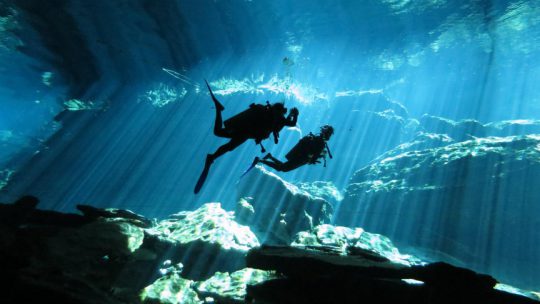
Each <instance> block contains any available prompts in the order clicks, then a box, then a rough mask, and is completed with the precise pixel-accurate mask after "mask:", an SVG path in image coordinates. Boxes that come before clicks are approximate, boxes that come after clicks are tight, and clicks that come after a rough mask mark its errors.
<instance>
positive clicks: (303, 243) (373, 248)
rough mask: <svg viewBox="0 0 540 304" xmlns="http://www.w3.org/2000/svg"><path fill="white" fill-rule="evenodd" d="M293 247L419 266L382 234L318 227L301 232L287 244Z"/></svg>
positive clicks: (336, 227)
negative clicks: (321, 249) (327, 249)
mask: <svg viewBox="0 0 540 304" xmlns="http://www.w3.org/2000/svg"><path fill="white" fill-rule="evenodd" d="M291 245H292V246H295V247H310V248H313V247H314V248H318V247H331V248H334V249H335V250H336V252H339V253H340V254H341V255H347V254H348V255H359V254H363V255H364V256H371V257H373V258H375V256H378V258H377V259H378V260H381V261H382V260H387V261H391V262H393V263H396V264H403V265H406V266H411V265H421V264H422V262H421V261H420V260H419V259H417V258H415V257H413V256H410V255H405V254H401V253H399V250H398V249H397V248H396V247H395V246H394V244H393V243H392V241H391V240H390V239H389V238H387V237H385V236H384V235H380V234H375V233H369V232H366V231H364V229H362V228H354V229H353V228H348V227H339V226H332V225H319V226H317V227H315V228H314V229H313V230H312V231H302V232H299V233H298V234H297V235H296V238H295V240H294V242H293V243H292V244H291Z"/></svg>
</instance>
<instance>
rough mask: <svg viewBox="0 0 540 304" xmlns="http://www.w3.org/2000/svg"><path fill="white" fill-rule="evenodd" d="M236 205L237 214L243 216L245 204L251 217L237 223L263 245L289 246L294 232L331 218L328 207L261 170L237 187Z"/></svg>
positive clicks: (327, 204)
mask: <svg viewBox="0 0 540 304" xmlns="http://www.w3.org/2000/svg"><path fill="white" fill-rule="evenodd" d="M238 201H240V202H241V204H240V205H239V208H238V209H237V211H236V212H237V213H239V214H242V213H243V212H246V211H245V208H246V207H245V206H246V202H247V203H249V205H250V206H252V208H253V210H254V215H253V216H250V217H245V216H239V217H238V218H237V220H238V221H239V222H241V223H242V224H244V225H249V226H250V227H252V229H253V230H254V231H255V232H256V233H257V235H258V237H259V239H261V240H262V242H263V243H273V244H289V243H290V241H291V240H292V238H293V237H294V235H295V234H296V233H297V232H299V231H302V230H309V229H311V228H312V227H313V226H314V225H318V224H322V223H327V222H329V220H330V217H331V214H332V205H331V204H330V203H328V202H327V201H325V200H323V199H321V198H316V197H313V196H311V195H310V194H309V193H308V192H306V191H303V190H301V189H300V188H298V187H297V186H295V185H293V184H291V183H288V182H286V181H284V180H283V179H281V178H280V177H279V176H277V175H275V174H274V173H271V172H269V171H267V170H266V169H264V168H263V167H261V166H257V167H256V168H255V169H253V170H252V172H250V173H249V174H248V175H246V176H245V177H244V179H243V180H242V181H241V182H240V183H239V184H238ZM242 204H243V206H244V207H243V206H242ZM247 208H248V209H249V207H247ZM242 210H244V211H242Z"/></svg>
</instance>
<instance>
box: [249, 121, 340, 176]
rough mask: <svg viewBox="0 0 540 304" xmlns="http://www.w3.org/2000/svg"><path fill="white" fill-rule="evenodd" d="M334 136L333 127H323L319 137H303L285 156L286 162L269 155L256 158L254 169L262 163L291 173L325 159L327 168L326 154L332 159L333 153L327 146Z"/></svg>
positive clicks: (310, 135)
mask: <svg viewBox="0 0 540 304" xmlns="http://www.w3.org/2000/svg"><path fill="white" fill-rule="evenodd" d="M332 134H334V128H333V127H332V126H329V125H325V126H322V127H321V132H320V133H319V134H318V135H314V134H313V133H309V135H307V136H304V137H302V139H300V141H299V142H298V143H297V144H296V145H295V146H294V147H293V148H292V149H291V150H290V151H289V153H287V155H286V156H285V157H286V158H287V161H286V162H282V161H280V160H279V159H277V158H275V157H274V156H272V154H270V153H268V154H266V155H265V156H264V157H263V159H259V158H258V157H255V159H254V160H253V164H252V167H254V166H255V165H256V164H257V163H262V164H265V165H267V166H269V167H271V168H273V169H275V170H277V171H281V172H289V171H291V170H294V169H296V168H298V167H301V166H303V165H305V164H310V165H311V164H317V163H320V160H319V159H320V158H322V159H323V161H324V166H325V167H326V153H328V157H330V158H332V153H331V152H330V148H329V147H328V144H327V141H328V140H329V139H330V137H331V136H332Z"/></svg>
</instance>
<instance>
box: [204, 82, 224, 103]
mask: <svg viewBox="0 0 540 304" xmlns="http://www.w3.org/2000/svg"><path fill="white" fill-rule="evenodd" d="M204 82H206V87H208V91H209V92H210V96H211V97H212V100H213V101H214V104H215V105H216V109H217V110H218V111H223V110H225V107H224V106H223V105H222V104H221V102H219V100H217V98H216V96H215V95H214V92H212V89H211V88H210V85H209V84H208V81H206V79H205V80H204Z"/></svg>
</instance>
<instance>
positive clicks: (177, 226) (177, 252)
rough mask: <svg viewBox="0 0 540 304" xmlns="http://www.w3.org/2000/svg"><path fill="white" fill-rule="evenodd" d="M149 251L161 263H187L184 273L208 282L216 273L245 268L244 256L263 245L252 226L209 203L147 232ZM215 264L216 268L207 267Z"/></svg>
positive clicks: (180, 213) (167, 220)
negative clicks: (157, 257) (238, 221)
mask: <svg viewBox="0 0 540 304" xmlns="http://www.w3.org/2000/svg"><path fill="white" fill-rule="evenodd" d="M146 233H147V238H149V239H151V240H152V241H149V242H148V244H147V245H148V247H146V248H147V249H149V250H151V251H154V252H157V253H158V255H159V256H161V258H160V259H161V260H165V259H170V260H172V261H173V262H175V263H178V262H181V263H182V264H184V270H185V272H184V273H183V274H184V275H185V276H186V277H188V278H192V279H195V280H200V279H205V278H207V277H209V276H210V275H211V273H209V272H212V271H216V270H221V271H234V270H238V269H241V268H243V265H244V254H245V252H247V250H249V249H250V248H253V247H256V246H259V241H258V240H257V238H256V236H255V235H254V234H253V233H252V232H251V230H250V229H249V227H247V226H242V225H239V224H238V223H236V222H235V221H234V217H233V214H232V212H227V211H225V210H223V209H222V208H221V205H220V204H219V203H208V204H205V205H203V206H202V207H200V208H199V209H197V210H195V211H183V212H179V213H177V214H174V215H172V216H170V218H168V219H166V220H163V221H160V222H159V223H157V224H156V225H155V226H154V227H152V228H150V229H147V230H146ZM208 261H212V264H211V265H212V267H208V266H204V265H205V264H208Z"/></svg>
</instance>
